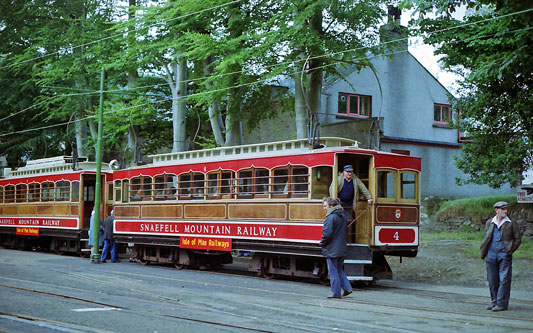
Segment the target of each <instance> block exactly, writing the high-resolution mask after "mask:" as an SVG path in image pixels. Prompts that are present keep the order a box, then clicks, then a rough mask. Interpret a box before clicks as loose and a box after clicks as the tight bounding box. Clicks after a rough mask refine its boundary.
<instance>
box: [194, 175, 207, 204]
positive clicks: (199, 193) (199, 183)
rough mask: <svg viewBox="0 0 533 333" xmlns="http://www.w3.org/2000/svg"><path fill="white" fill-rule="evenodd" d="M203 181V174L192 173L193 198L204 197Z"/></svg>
mask: <svg viewBox="0 0 533 333" xmlns="http://www.w3.org/2000/svg"><path fill="white" fill-rule="evenodd" d="M204 179H205V176H204V174H203V173H193V189H192V196H193V197H195V198H202V197H203V196H204V181H205V180H204Z"/></svg>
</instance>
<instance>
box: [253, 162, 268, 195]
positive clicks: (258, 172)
mask: <svg viewBox="0 0 533 333" xmlns="http://www.w3.org/2000/svg"><path fill="white" fill-rule="evenodd" d="M269 180H270V172H269V171H268V169H262V168H261V169H255V191H254V193H255V194H258V195H267V194H268V183H269Z"/></svg>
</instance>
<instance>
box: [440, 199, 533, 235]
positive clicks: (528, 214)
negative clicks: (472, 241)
mask: <svg viewBox="0 0 533 333" xmlns="http://www.w3.org/2000/svg"><path fill="white" fill-rule="evenodd" d="M508 215H509V218H510V219H511V220H513V221H516V222H517V223H518V225H519V226H520V230H521V231H522V236H524V237H529V238H533V205H531V204H516V205H512V206H510V207H509V211H508ZM493 216H494V214H487V215H484V216H476V217H472V216H447V217H443V218H441V219H438V222H441V223H444V224H445V225H446V228H447V229H448V230H457V229H461V228H469V229H473V230H478V231H482V230H484V228H485V222H486V221H487V220H488V219H489V218H492V217H493Z"/></svg>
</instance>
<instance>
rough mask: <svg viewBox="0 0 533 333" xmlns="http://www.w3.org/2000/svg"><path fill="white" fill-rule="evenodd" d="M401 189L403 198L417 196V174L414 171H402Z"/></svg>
mask: <svg viewBox="0 0 533 333" xmlns="http://www.w3.org/2000/svg"><path fill="white" fill-rule="evenodd" d="M400 191H401V193H400V195H401V196H400V197H401V198H402V199H415V198H416V174H414V173H412V172H402V173H400Z"/></svg>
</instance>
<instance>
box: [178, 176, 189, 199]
mask: <svg viewBox="0 0 533 333" xmlns="http://www.w3.org/2000/svg"><path fill="white" fill-rule="evenodd" d="M178 189H179V198H180V199H188V198H190V197H191V174H190V173H188V174H184V175H180V177H179V182H178Z"/></svg>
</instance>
